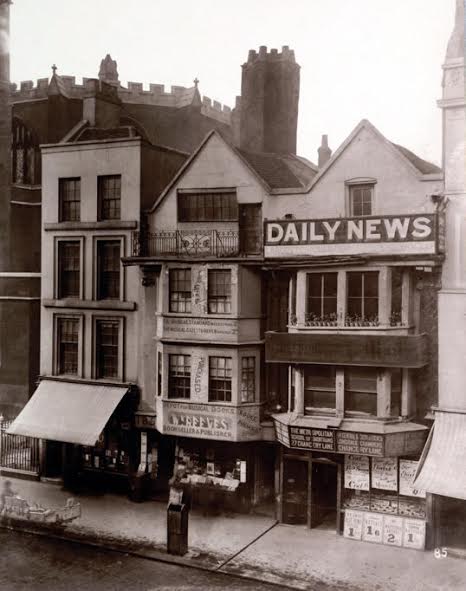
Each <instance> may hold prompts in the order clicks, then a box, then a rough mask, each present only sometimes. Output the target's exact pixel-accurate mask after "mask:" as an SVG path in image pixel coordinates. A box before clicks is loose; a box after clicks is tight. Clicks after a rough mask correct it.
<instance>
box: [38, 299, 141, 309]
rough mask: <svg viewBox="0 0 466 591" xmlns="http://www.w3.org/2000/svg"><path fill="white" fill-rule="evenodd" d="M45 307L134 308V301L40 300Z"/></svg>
mask: <svg viewBox="0 0 466 591" xmlns="http://www.w3.org/2000/svg"><path fill="white" fill-rule="evenodd" d="M42 305H43V306H44V307H45V308H79V309H87V310H126V311H130V312H132V311H134V310H136V302H120V301H117V300H78V299H73V298H65V299H63V300H42Z"/></svg>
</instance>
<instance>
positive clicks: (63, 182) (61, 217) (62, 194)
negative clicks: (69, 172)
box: [58, 177, 81, 222]
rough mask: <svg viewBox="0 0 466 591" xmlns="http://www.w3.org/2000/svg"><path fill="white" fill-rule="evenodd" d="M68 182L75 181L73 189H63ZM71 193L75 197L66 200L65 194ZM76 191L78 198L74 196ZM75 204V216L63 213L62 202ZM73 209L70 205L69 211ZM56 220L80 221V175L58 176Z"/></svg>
mask: <svg viewBox="0 0 466 591" xmlns="http://www.w3.org/2000/svg"><path fill="white" fill-rule="evenodd" d="M68 183H75V187H76V186H77V187H78V189H77V191H76V188H75V189H74V191H72V192H71V191H65V185H67V184H68ZM70 193H72V194H73V195H74V197H75V199H70V200H68V201H66V200H65V199H64V197H65V195H69V194H70ZM76 193H78V198H76ZM65 203H66V204H68V205H71V204H77V206H76V205H75V208H74V211H75V212H77V215H76V217H73V216H69V215H67V216H65V215H64V204H65ZM71 210H73V208H72V207H70V211H71ZM58 221H59V222H80V221H81V177H60V178H59V179H58Z"/></svg>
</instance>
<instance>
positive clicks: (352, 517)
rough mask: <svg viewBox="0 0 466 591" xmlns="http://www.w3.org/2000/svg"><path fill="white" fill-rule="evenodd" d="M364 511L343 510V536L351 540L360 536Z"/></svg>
mask: <svg viewBox="0 0 466 591" xmlns="http://www.w3.org/2000/svg"><path fill="white" fill-rule="evenodd" d="M363 517H364V513H363V512H362V511H348V510H346V511H345V527H344V530H343V536H344V537H345V538H349V539H351V540H360V539H361V538H362V523H363Z"/></svg>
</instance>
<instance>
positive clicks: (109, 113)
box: [83, 78, 121, 129]
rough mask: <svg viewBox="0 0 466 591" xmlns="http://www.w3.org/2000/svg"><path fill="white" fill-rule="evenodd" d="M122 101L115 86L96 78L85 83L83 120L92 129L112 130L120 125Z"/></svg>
mask: <svg viewBox="0 0 466 591" xmlns="http://www.w3.org/2000/svg"><path fill="white" fill-rule="evenodd" d="M120 114H121V99H120V98H119V96H118V90H117V88H116V87H115V86H113V85H111V84H107V83H106V82H103V81H102V80H97V79H96V78H89V79H88V80H86V82H85V95H84V100H83V119H87V120H88V121H89V124H90V125H91V126H92V127H100V128H104V129H111V128H114V127H118V126H119V124H120Z"/></svg>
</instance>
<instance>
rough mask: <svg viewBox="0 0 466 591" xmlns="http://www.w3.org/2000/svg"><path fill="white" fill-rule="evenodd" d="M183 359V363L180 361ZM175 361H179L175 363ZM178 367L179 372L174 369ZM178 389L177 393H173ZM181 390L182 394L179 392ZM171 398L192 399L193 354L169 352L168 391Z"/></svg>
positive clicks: (168, 396)
mask: <svg viewBox="0 0 466 591" xmlns="http://www.w3.org/2000/svg"><path fill="white" fill-rule="evenodd" d="M180 359H182V361H183V363H179V361H180ZM172 361H173V365H172ZM175 362H178V363H176V364H175ZM186 362H187V363H186ZM174 369H178V373H174V372H173V370H174ZM172 391H176V393H177V395H174V394H172ZM180 392H181V395H179V393H180ZM167 399H169V400H190V399H191V355H186V354H185V353H169V354H168V391H167Z"/></svg>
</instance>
